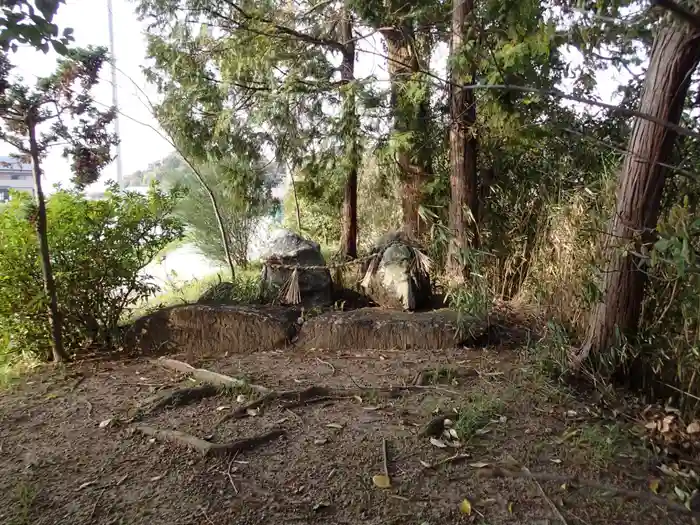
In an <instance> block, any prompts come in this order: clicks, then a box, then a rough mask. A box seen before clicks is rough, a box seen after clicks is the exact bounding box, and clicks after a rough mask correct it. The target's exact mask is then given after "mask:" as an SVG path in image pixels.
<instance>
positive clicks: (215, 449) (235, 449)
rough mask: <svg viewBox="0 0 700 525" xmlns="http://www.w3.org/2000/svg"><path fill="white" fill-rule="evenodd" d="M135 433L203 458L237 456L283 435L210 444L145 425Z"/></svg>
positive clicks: (277, 432) (276, 432)
mask: <svg viewBox="0 0 700 525" xmlns="http://www.w3.org/2000/svg"><path fill="white" fill-rule="evenodd" d="M134 428H136V430H137V431H139V432H141V433H142V434H144V435H146V436H150V437H153V438H155V439H157V440H159V441H169V442H171V443H175V444H178V445H183V446H185V447H187V448H190V449H193V450H196V451H198V452H200V453H201V454H202V455H204V456H212V455H214V456H227V455H229V454H237V453H240V452H243V451H246V450H252V449H254V448H255V447H257V446H259V445H263V444H265V443H267V442H269V441H272V440H273V439H277V438H278V437H280V436H281V435H283V434H284V430H281V429H275V430H271V431H269V432H266V433H264V434H261V435H259V436H254V437H250V438H245V439H239V440H238V441H234V442H233V443H223V444H221V443H210V442H209V441H205V440H203V439H200V438H198V437H196V436H193V435H191V434H187V433H185V432H181V431H179V430H168V429H158V428H154V427H150V426H146V425H136V426H135V427H134Z"/></svg>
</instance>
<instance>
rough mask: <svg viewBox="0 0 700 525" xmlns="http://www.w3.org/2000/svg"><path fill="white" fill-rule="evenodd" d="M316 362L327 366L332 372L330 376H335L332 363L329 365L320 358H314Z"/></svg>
mask: <svg viewBox="0 0 700 525" xmlns="http://www.w3.org/2000/svg"><path fill="white" fill-rule="evenodd" d="M316 361H318V362H319V363H321V364H324V365H326V366H329V367H330V368H331V370H332V373H331V376H334V375H335V367H334V366H333V363H329V362H328V361H324V360H323V359H321V358H320V357H317V358H316Z"/></svg>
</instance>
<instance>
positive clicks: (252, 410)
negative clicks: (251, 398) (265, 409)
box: [245, 408, 260, 417]
mask: <svg viewBox="0 0 700 525" xmlns="http://www.w3.org/2000/svg"><path fill="white" fill-rule="evenodd" d="M245 413H246V414H248V415H249V416H250V417H255V416H257V415H258V414H260V409H259V408H249V409H247V410H246V411H245Z"/></svg>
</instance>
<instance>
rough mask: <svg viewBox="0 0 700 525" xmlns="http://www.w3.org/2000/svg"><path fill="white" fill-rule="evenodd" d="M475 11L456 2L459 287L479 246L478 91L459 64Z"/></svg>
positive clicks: (451, 265) (455, 254)
mask: <svg viewBox="0 0 700 525" xmlns="http://www.w3.org/2000/svg"><path fill="white" fill-rule="evenodd" d="M473 9H474V0H454V2H453V9H452V38H451V40H450V56H451V58H452V64H453V65H452V71H451V75H450V76H451V79H452V84H451V87H450V206H449V228H450V232H451V234H452V239H451V240H450V246H449V250H448V253H447V261H446V268H445V271H446V274H447V277H448V279H449V280H450V281H451V282H452V283H454V284H459V283H462V282H464V281H465V280H466V278H467V274H468V270H469V269H468V267H467V265H466V264H465V261H464V250H465V249H467V248H468V247H469V246H477V245H478V229H477V213H478V205H479V198H478V193H477V191H478V189H477V184H478V175H477V169H476V155H477V138H476V130H475V128H474V126H475V124H476V104H475V101H474V91H473V90H470V89H464V88H463V87H462V86H464V85H465V84H467V83H469V81H470V78H471V75H470V74H469V70H470V69H471V68H470V67H469V66H468V65H466V64H465V63H464V61H459V60H457V58H458V55H459V54H461V53H462V46H463V44H464V41H465V38H466V33H467V27H466V22H467V17H468V16H469V15H470V13H471V12H472V10H473Z"/></svg>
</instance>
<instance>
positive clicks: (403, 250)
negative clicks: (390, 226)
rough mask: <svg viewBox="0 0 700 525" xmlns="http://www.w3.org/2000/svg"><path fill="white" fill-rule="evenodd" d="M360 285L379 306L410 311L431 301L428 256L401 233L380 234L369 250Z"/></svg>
mask: <svg viewBox="0 0 700 525" xmlns="http://www.w3.org/2000/svg"><path fill="white" fill-rule="evenodd" d="M372 252H373V253H374V257H373V259H371V260H370V261H369V264H368V265H367V267H366V273H365V277H364V279H363V280H362V287H363V289H364V291H365V293H366V294H367V295H368V296H369V297H370V298H372V300H373V301H374V302H375V303H377V304H378V305H380V306H383V307H385V308H396V309H401V310H409V311H413V310H416V309H419V308H422V307H424V306H426V305H428V304H429V303H430V299H431V297H432V290H431V286H430V276H429V274H428V268H426V260H427V257H426V256H425V255H423V254H422V252H421V251H420V248H418V247H417V246H416V245H415V243H413V242H412V241H411V240H410V239H409V238H408V237H407V236H406V235H405V234H403V233H401V232H395V233H390V234H387V235H385V236H383V237H382V238H381V239H380V240H379V241H378V242H377V243H376V244H375V247H374V248H373V249H372Z"/></svg>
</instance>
